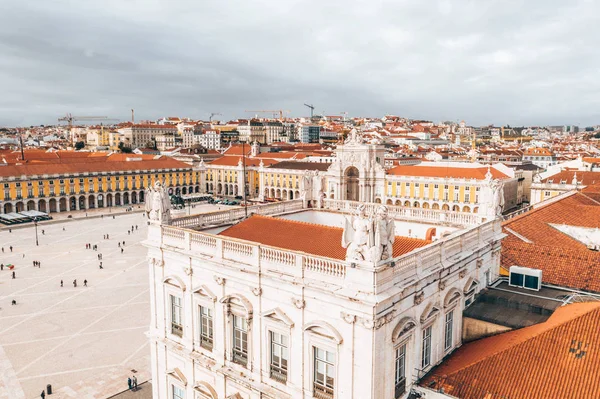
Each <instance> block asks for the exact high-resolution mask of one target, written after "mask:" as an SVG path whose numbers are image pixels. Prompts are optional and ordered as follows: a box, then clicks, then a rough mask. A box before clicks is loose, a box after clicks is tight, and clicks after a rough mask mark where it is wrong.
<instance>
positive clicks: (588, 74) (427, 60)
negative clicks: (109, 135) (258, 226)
mask: <svg viewBox="0 0 600 399" xmlns="http://www.w3.org/2000/svg"><path fill="white" fill-rule="evenodd" d="M599 22H600V1H595V0H589V1H576V0H561V1H553V0H540V1H538V0H523V1H511V0H503V1H492V0H473V1H461V0H439V1H434V0H431V1H429V0H420V1H416V0H404V1H400V0H394V1H389V2H384V1H375V0H367V1H351V0H340V1H327V0H321V1H317V0H315V1H312V0H310V1H309V0H304V1H295V0H279V1H275V0H269V1H266V0H265V1H256V0H255V1H248V0H246V1H238V0H224V1H223V0H221V1H212V0H72V1H61V0H2V1H0V126H14V125H21V126H23V125H31V124H50V123H55V121H56V118H57V117H59V116H62V115H64V114H65V113H67V112H70V113H72V114H74V115H106V116H109V117H113V118H117V119H119V120H128V119H129V118H130V109H131V108H134V109H135V111H136V120H138V119H157V118H159V117H162V116H182V117H183V116H187V117H193V118H204V119H208V116H209V114H210V113H211V112H220V113H222V114H223V116H222V117H221V118H225V119H233V118H239V117H245V116H250V115H251V114H249V113H245V112H244V111H245V110H260V109H285V110H291V113H290V115H291V116H304V115H307V114H308V112H309V111H308V109H307V108H306V107H304V106H303V105H302V104H303V103H305V102H308V103H312V104H314V105H315V107H316V110H315V111H316V112H317V113H322V112H325V113H326V114H327V115H340V113H341V112H343V111H346V112H348V115H349V116H359V115H366V116H382V115H384V114H396V115H402V116H406V117H410V118H424V119H430V120H434V121H441V120H462V119H464V120H466V121H467V122H468V123H470V124H473V125H481V124H488V123H495V124H502V123H509V124H511V125H520V124H541V125H545V124H580V125H589V124H598V123H600V90H599V89H600V24H599Z"/></svg>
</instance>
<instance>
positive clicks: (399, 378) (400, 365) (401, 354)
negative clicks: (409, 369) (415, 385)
mask: <svg viewBox="0 0 600 399" xmlns="http://www.w3.org/2000/svg"><path fill="white" fill-rule="evenodd" d="M394 386H395V388H394V392H395V396H394V397H395V398H399V397H401V396H402V394H404V392H406V344H404V345H402V346H400V347H398V348H396V373H395V375H394Z"/></svg>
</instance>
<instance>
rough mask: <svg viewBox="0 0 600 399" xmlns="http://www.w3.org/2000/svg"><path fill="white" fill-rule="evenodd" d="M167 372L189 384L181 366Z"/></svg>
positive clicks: (184, 383)
mask: <svg viewBox="0 0 600 399" xmlns="http://www.w3.org/2000/svg"><path fill="white" fill-rule="evenodd" d="M167 374H168V375H170V376H172V377H174V378H175V379H177V380H179V381H180V382H181V383H183V385H185V386H187V378H185V375H184V374H183V373H182V372H181V370H179V368H177V367H175V368H174V369H171V370H169V371H167Z"/></svg>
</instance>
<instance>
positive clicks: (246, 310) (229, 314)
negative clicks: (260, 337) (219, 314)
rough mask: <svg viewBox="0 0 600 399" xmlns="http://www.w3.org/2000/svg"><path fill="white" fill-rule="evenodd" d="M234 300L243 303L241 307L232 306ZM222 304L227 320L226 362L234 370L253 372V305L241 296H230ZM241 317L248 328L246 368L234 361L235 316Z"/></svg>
mask: <svg viewBox="0 0 600 399" xmlns="http://www.w3.org/2000/svg"><path fill="white" fill-rule="evenodd" d="M232 299H237V300H239V301H240V302H241V305H238V304H231V302H230V301H231V300H232ZM219 302H221V303H222V304H223V305H224V306H223V312H224V314H223V317H224V318H225V321H226V323H225V360H226V361H227V362H228V365H229V366H231V367H233V368H241V369H248V370H252V356H253V345H252V343H253V341H252V339H253V335H252V332H253V331H252V325H253V323H252V321H253V313H252V304H251V303H250V301H248V300H247V299H246V298H244V297H243V296H241V295H228V296H226V297H224V298H222V299H221V300H220V301H219ZM234 315H235V316H240V317H244V318H245V319H246V327H247V340H248V361H247V364H246V366H244V365H243V364H239V363H236V362H234V361H233V316H234Z"/></svg>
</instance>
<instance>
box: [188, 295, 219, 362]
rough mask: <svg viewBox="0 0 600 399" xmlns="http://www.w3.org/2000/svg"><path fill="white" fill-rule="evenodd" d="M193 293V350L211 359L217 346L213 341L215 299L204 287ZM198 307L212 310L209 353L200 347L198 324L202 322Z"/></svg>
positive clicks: (215, 329) (214, 333)
mask: <svg viewBox="0 0 600 399" xmlns="http://www.w3.org/2000/svg"><path fill="white" fill-rule="evenodd" d="M193 293H194V295H193V296H192V305H193V309H194V314H193V320H194V323H193V325H194V337H193V341H194V350H195V351H197V352H202V353H203V354H205V355H207V356H209V357H213V352H214V351H215V349H216V346H217V345H216V340H215V336H216V335H217V334H216V331H217V324H216V310H217V309H216V306H215V302H216V301H217V297H216V296H215V295H214V294H213V293H212V291H211V290H210V289H209V288H208V287H206V286H205V285H203V286H200V287H197V288H196V289H195V290H194V291H193ZM200 306H204V307H206V308H209V309H211V310H212V315H213V317H212V318H213V348H212V351H210V350H208V349H206V348H204V347H202V346H201V345H200V330H201V328H200V327H201V326H200V323H201V322H202V320H201V317H200Z"/></svg>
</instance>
